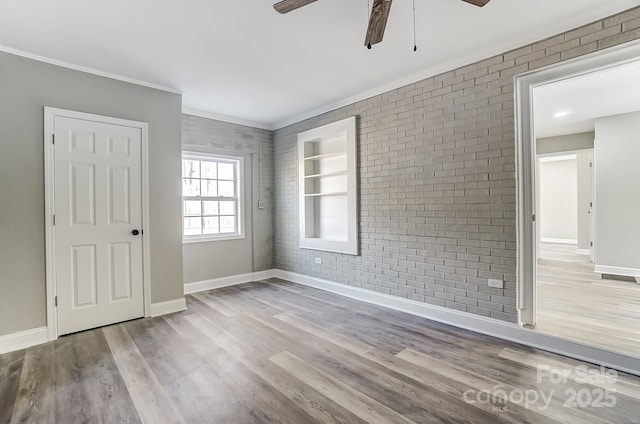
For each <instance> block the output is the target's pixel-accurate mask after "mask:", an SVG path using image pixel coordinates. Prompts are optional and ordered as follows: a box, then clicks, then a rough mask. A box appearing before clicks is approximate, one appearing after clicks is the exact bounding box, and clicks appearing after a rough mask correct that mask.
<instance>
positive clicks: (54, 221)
mask: <svg viewBox="0 0 640 424" xmlns="http://www.w3.org/2000/svg"><path fill="white" fill-rule="evenodd" d="M53 225H56V216H55V215H53Z"/></svg>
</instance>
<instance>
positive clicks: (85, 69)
mask: <svg viewBox="0 0 640 424" xmlns="http://www.w3.org/2000/svg"><path fill="white" fill-rule="evenodd" d="M0 52H5V53H9V54H12V55H15V56H20V57H24V58H27V59H32V60H37V61H38V62H44V63H48V64H50V65H55V66H60V67H62V68H67V69H72V70H74V71H80V72H85V73H87V74H92V75H97V76H99V77H105V78H110V79H113V80H117V81H122V82H127V83H129V84H135V85H140V86H143V87H147V88H153V89H155V90H161V91H166V92H169V93H173V94H180V95H182V94H183V92H182V91H180V90H176V89H174V88H169V87H165V86H162V85H158V84H153V83H150V82H146V81H140V80H137V79H134V78H128V77H124V76H122V75H117V74H112V73H109V72H103V71H99V70H97V69H93V68H89V67H86V66H80V65H75V64H73V63H69V62H64V61H61V60H57V59H51V58H49V57H45V56H40V55H37V54H33V53H28V52H25V51H22V50H18V49H14V48H12V47H7V46H3V45H0Z"/></svg>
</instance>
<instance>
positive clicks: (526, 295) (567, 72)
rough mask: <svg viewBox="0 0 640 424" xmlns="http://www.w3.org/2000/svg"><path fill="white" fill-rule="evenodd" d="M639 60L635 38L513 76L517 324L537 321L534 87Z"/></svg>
mask: <svg viewBox="0 0 640 424" xmlns="http://www.w3.org/2000/svg"><path fill="white" fill-rule="evenodd" d="M639 60H640V40H634V41H631V42H628V43H625V44H621V45H619V46H615V47H611V48H608V49H605V50H601V51H599V52H595V53H591V54H588V55H585V56H581V57H578V58H575V59H571V60H567V61H564V62H561V63H559V64H555V65H550V66H548V67H545V68H542V69H538V70H535V71H531V72H527V73H524V74H520V75H516V76H515V77H514V81H515V93H514V96H515V115H516V116H515V117H516V119H515V127H516V128H515V129H516V154H517V158H516V168H517V174H516V178H517V185H516V186H517V198H516V205H517V206H516V208H517V220H516V226H517V228H516V245H517V281H518V283H517V286H516V289H517V307H518V323H519V324H520V325H521V326H534V325H535V323H536V257H537V237H538V236H537V228H536V225H537V223H536V222H535V220H534V219H532V218H533V217H534V216H535V214H536V213H537V205H536V197H535V194H536V190H537V185H536V178H537V172H536V163H537V160H536V146H535V142H534V140H535V139H536V137H535V129H534V125H533V123H534V120H533V89H534V88H535V87H539V86H542V85H546V84H549V83H552V82H557V81H562V80H565V79H569V78H574V77H576V76H580V75H586V74H590V73H592V72H597V71H602V70H604V69H608V68H612V67H615V66H619V65H623V64H625V63H632V62H636V61H639ZM594 185H595V181H594ZM594 203H595V199H594ZM594 244H595V240H594Z"/></svg>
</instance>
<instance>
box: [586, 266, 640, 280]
mask: <svg viewBox="0 0 640 424" xmlns="http://www.w3.org/2000/svg"><path fill="white" fill-rule="evenodd" d="M594 272H597V273H598V274H612V275H623V276H627V277H636V278H637V277H640V269H636V268H622V267H619V266H605V265H596V266H595V270H594Z"/></svg>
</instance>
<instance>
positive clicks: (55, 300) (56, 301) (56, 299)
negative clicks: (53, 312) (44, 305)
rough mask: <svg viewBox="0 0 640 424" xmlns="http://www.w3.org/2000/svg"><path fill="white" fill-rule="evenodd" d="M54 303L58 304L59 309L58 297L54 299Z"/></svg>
mask: <svg viewBox="0 0 640 424" xmlns="http://www.w3.org/2000/svg"><path fill="white" fill-rule="evenodd" d="M53 301H54V303H55V304H56V308H57V307H58V296H56V297H54V298H53Z"/></svg>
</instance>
